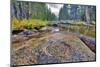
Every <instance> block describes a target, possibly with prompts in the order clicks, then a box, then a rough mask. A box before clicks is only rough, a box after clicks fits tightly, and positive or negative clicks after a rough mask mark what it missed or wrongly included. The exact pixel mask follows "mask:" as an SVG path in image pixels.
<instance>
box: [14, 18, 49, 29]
mask: <svg viewBox="0 0 100 67" xmlns="http://www.w3.org/2000/svg"><path fill="white" fill-rule="evenodd" d="M47 25H48V22H46V21H42V20H38V19H29V20H27V19H23V20H18V19H16V18H13V19H12V30H20V29H23V28H26V29H33V28H34V27H40V26H47Z"/></svg>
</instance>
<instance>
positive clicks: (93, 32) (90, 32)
mask: <svg viewBox="0 0 100 67" xmlns="http://www.w3.org/2000/svg"><path fill="white" fill-rule="evenodd" d="M79 32H80V33H81V34H83V35H87V36H91V37H94V38H95V37H96V33H95V31H93V30H88V29H80V30H79Z"/></svg>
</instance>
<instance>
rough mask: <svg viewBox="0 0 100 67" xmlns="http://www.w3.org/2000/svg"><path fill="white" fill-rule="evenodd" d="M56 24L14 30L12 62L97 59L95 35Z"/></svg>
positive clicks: (58, 61)
mask: <svg viewBox="0 0 100 67" xmlns="http://www.w3.org/2000/svg"><path fill="white" fill-rule="evenodd" d="M77 31H78V30H76V32H75V31H74V32H75V33H73V32H72V31H71V30H68V29H65V28H63V29H62V28H59V27H57V26H46V27H41V28H40V29H39V30H37V29H32V30H28V29H24V30H21V31H19V32H18V31H17V33H16V31H13V33H12V37H11V38H12V45H11V56H12V59H11V63H12V64H13V65H27V64H49V63H50V64H51V63H65V62H79V61H95V53H96V51H95V46H96V44H95V38H93V37H90V36H87V35H83V34H80V32H77Z"/></svg>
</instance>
